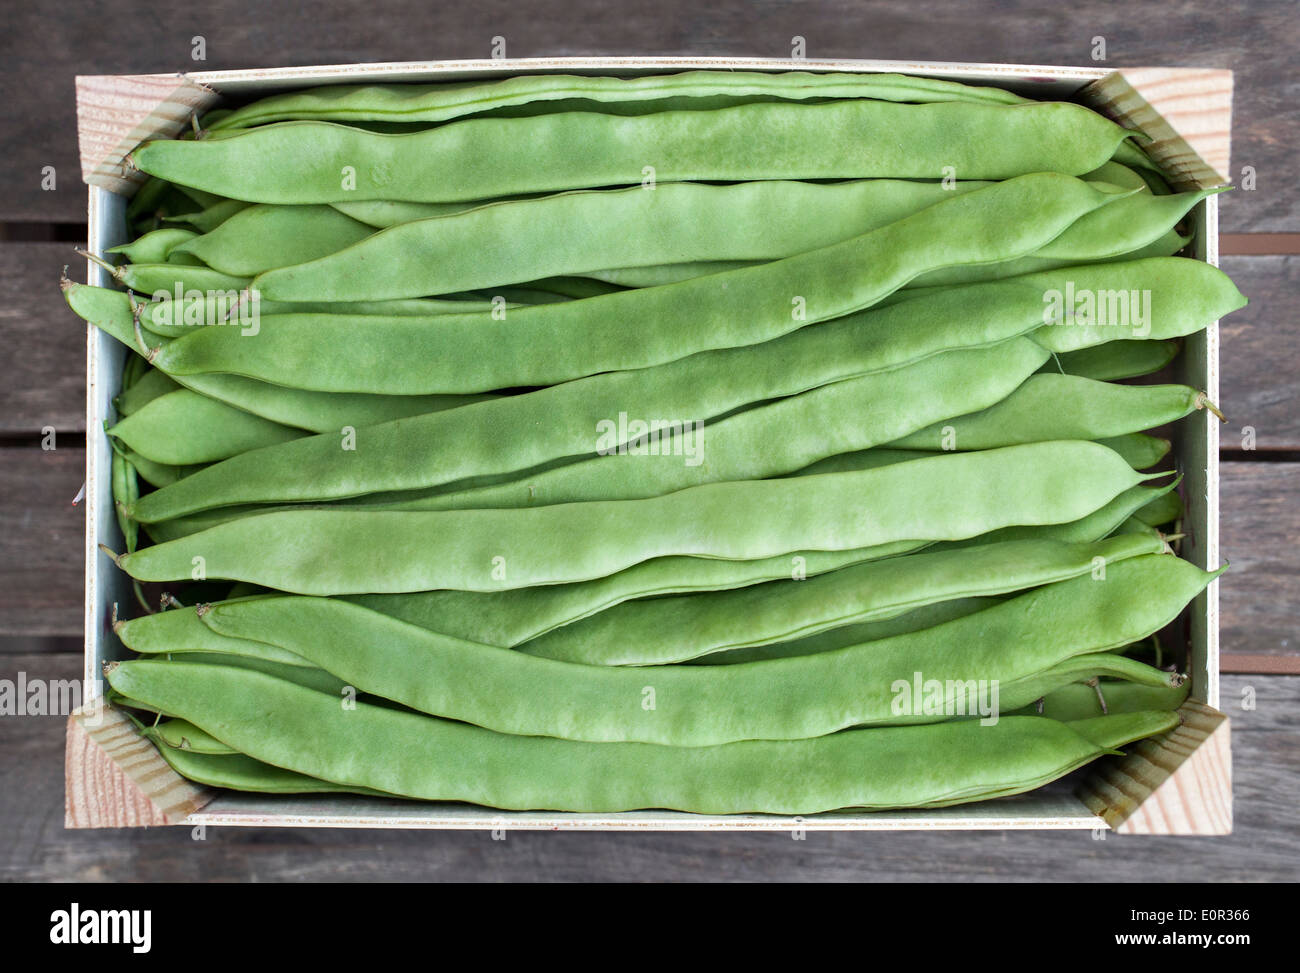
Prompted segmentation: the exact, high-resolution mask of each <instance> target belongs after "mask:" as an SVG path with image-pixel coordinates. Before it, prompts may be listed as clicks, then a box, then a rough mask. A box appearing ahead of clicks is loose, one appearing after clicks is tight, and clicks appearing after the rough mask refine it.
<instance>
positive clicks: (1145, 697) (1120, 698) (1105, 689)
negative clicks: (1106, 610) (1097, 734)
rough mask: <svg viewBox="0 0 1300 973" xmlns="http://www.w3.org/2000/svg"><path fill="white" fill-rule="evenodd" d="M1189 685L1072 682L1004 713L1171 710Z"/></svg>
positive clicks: (1061, 715) (1072, 715) (1075, 716)
mask: <svg viewBox="0 0 1300 973" xmlns="http://www.w3.org/2000/svg"><path fill="white" fill-rule="evenodd" d="M1191 688H1192V684H1191V683H1190V682H1183V683H1182V684H1181V685H1179V686H1175V687H1172V688H1170V687H1156V686H1143V685H1139V684H1137V683H1132V682H1117V681H1102V682H1100V683H1098V684H1097V685H1095V686H1094V685H1090V684H1089V683H1072V684H1071V685H1068V686H1061V687H1060V688H1059V689H1054V690H1052V691H1051V692H1050V693H1048V694H1047V695H1045V696H1044V697H1043V699H1042V700H1041V701H1040V703H1031V704H1030V705H1028V706H1026V707H1024V708H1022V709H1019V710H1016V711H1014V712H1012V713H1008V714H1007V715H1008V716H1045V717H1047V718H1048V719H1053V720H1062V721H1065V722H1070V721H1073V720H1086V719H1095V718H1097V717H1099V716H1105V715H1106V714H1108V713H1137V712H1142V711H1144V710H1145V711H1154V710H1166V711H1170V712H1172V711H1173V710H1176V709H1178V707H1179V706H1182V705H1183V703H1184V702H1185V701H1186V699H1187V697H1188V695H1189V694H1190V692H1191ZM1103 700H1104V703H1103ZM1103 706H1104V707H1105V708H1104V709H1103V708H1102V707H1103Z"/></svg>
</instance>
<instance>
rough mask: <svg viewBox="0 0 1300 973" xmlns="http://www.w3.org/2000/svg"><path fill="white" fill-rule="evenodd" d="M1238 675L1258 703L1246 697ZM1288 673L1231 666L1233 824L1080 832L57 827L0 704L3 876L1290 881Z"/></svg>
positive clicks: (51, 727) (57, 666)
mask: <svg viewBox="0 0 1300 973" xmlns="http://www.w3.org/2000/svg"><path fill="white" fill-rule="evenodd" d="M20 669H21V670H23V671H25V672H26V673H27V677H28V678H29V679H31V678H76V677H77V675H78V674H79V672H80V660H79V659H78V658H76V657H73V656H64V655H60V656H33V657H8V658H5V657H0V679H15V678H16V674H17V672H18V671H19V670H20ZM1247 686H1249V687H1253V689H1254V693H1255V703H1256V707H1257V708H1256V709H1255V710H1253V711H1243V710H1242V709H1241V708H1240V705H1239V701H1240V700H1241V698H1242V692H1243V689H1245V688H1246V687H1247ZM1298 705H1300V679H1296V678H1294V677H1286V676H1251V677H1237V676H1230V677H1227V678H1226V679H1225V680H1224V706H1225V708H1226V711H1227V712H1228V714H1229V715H1230V716H1231V718H1232V720H1233V735H1232V740H1233V751H1234V752H1233V766H1234V778H1235V796H1236V828H1237V830H1236V833H1235V834H1233V835H1232V836H1230V837H1226V838H1211V839H1206V838H1158V839H1153V838H1140V837H1121V836H1117V835H1114V834H1107V835H1106V837H1105V839H1104V840H1094V838H1093V836H1092V835H1091V834H1090V833H1089V832H1086V831H1069V832H1018V833H1015V834H1006V833H999V832H988V833H983V832H973V833H966V834H959V833H946V832H940V833H934V832H928V833H927V832H920V833H918V832H902V833H873V834H853V833H810V834H808V836H807V838H806V839H805V840H802V841H795V840H793V839H792V837H791V836H790V835H787V834H735V835H730V834H728V835H723V834H646V833H638V834H609V833H604V834H602V833H595V834H576V833H546V832H532V833H528V832H515V833H510V832H507V836H506V839H505V840H504V841H494V840H492V838H491V836H490V835H489V834H486V833H481V832H429V831H417V832H409V831H408V832H401V831H384V832H379V831H351V830H337V831H336V830H310V829H293V830H278V829H270V830H260V831H254V830H222V829H216V828H209V829H208V830H207V832H206V837H205V838H204V840H201V841H196V840H194V838H193V837H192V835H191V832H190V829H187V828H159V829H150V830H127V831H117V832H86V831H80V832H78V831H65V830H64V829H63V827H62V820H63V727H64V721H63V719H62V718H61V717H6V718H5V727H6V731H7V732H6V733H5V734H4V735H3V736H0V765H3V766H4V767H5V768H6V786H5V787H3V788H0V880H29V881H30V880H35V881H68V880H72V881H77V880H81V881H110V882H111V881H127V880H132V881H194V880H195V879H196V878H197V879H199V880H203V881H250V880H259V881H274V880H291V881H293V880H307V881H314V880H320V881H375V880H387V881H407V882H411V881H429V880H434V881H509V880H522V881H529V880H550V881H656V880H687V881H690V880H722V881H773V880H785V881H885V882H890V881H925V880H932V879H938V880H943V881H988V880H1003V881H1020V880H1024V881H1104V882H1124V881H1158V882H1165V881H1170V882H1173V881H1177V882H1193V881H1196V882H1200V881H1229V882H1233V881H1248V882H1258V881H1294V880H1296V879H1297V878H1298V877H1300V835H1297V832H1296V830H1295V829H1294V828H1291V827H1288V826H1287V825H1286V822H1288V821H1291V820H1293V819H1294V808H1295V805H1296V802H1297V801H1300V750H1298V749H1297V748H1296V747H1295V745H1294V739H1295V736H1294V719H1293V714H1294V713H1295V710H1296V707H1297V706H1298Z"/></svg>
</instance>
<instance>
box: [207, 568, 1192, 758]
mask: <svg viewBox="0 0 1300 973" xmlns="http://www.w3.org/2000/svg"><path fill="white" fill-rule="evenodd" d="M1213 577H1214V575H1212V574H1207V573H1206V572H1203V571H1200V570H1199V569H1198V568H1195V567H1194V566H1192V565H1191V564H1189V563H1188V562H1186V561H1182V560H1180V559H1178V558H1176V557H1173V556H1170V555H1145V556H1139V557H1134V558H1132V559H1127V560H1123V561H1119V562H1115V563H1113V564H1110V565H1109V566H1108V567H1107V569H1106V571H1105V576H1104V579H1099V578H1097V577H1088V576H1084V577H1075V578H1073V579H1071V580H1065V581H1058V582H1055V583H1052V584H1049V585H1046V586H1044V587H1041V588H1038V589H1035V590H1033V591H1030V592H1028V593H1025V594H1021V595H1019V596H1017V597H1015V598H1012V599H1009V600H1007V601H1005V602H1002V603H1001V604H999V605H995V606H993V607H991V608H987V609H985V610H983V611H980V612H977V613H975V614H973V615H967V616H965V617H962V618H958V619H955V620H953V621H950V622H947V623H945V624H943V625H939V626H936V627H934V628H929V629H923V630H921V631H918V632H913V633H910V634H908V635H900V636H895V637H894V638H892V639H883V640H879V641H876V642H871V643H867V644H864V645H858V646H851V647H849V648H846V649H842V650H838V651H835V652H828V653H821V654H817V655H808V656H800V657H797V658H789V659H777V660H771V661H767V662H760V663H751V664H746V665H737V666H725V667H695V666H660V667H656V668H654V669H653V670H645V669H637V668H630V667H622V666H588V665H575V664H572V663H567V662H559V661H555V660H552V659H546V658H539V657H533V656H528V655H525V654H523V653H521V652H517V651H514V650H510V649H498V648H495V647H492V646H486V645H480V644H477V643H468V642H461V641H459V640H456V639H451V638H449V637H447V636H443V635H440V634H438V633H434V632H430V631H428V630H426V629H421V628H418V627H416V626H413V625H407V624H406V623H403V622H399V621H396V620H395V619H391V618H389V617H388V616H385V615H381V614H379V613H377V612H372V611H369V610H367V609H365V608H361V607H359V606H357V605H351V604H348V603H346V602H341V601H337V600H333V599H324V598H294V597H281V598H264V599H253V600H246V601H239V602H231V603H227V604H221V605H213V606H211V608H210V609H209V610H208V611H207V612H206V613H205V614H204V615H203V622H204V624H206V625H209V626H211V627H212V628H214V629H216V630H217V631H218V632H220V633H222V634H228V635H234V636H236V637H242V638H249V637H257V638H260V639H263V640H266V641H269V642H271V643H272V644H275V645H279V646H281V647H282V648H286V649H288V650H290V651H293V652H296V653H298V654H300V655H302V656H303V657H304V658H307V659H309V660H310V661H312V662H314V663H316V664H317V665H318V666H320V667H321V668H322V669H324V670H326V671H327V672H330V673H332V674H333V675H335V676H337V677H339V678H340V679H342V680H344V681H346V682H347V683H348V684H350V685H353V686H357V687H358V688H360V689H362V690H364V691H366V692H371V693H374V694H376V695H379V696H382V697H384V698H386V699H390V700H393V701H395V702H399V703H402V704H403V705H406V706H410V707H411V708H413V709H417V710H420V711H421V712H425V713H429V714H431V715H435V716H441V717H446V718H450V719H456V720H460V721H463V722H468V723H473V724H475V725H477V726H482V727H485V728H487V729H493V730H497V731H498V732H504V733H514V734H520V735H525V736H556V737H562V738H565V739H571V740H583V741H588V742H643V743H658V744H663V745H669V746H712V745H716V744H721V743H731V742H737V741H740V740H786V739H804V738H808V737H817V736H823V735H825V734H827V733H832V732H835V731H836V730H840V729H846V728H848V727H852V726H872V725H903V724H908V723H932V722H937V721H939V720H942V719H946V718H949V717H950V716H951V715H953V713H954V712H956V713H958V714H962V713H967V712H970V711H971V710H970V709H969V708H967V707H968V706H969V705H970V703H971V701H970V700H968V699H967V698H966V697H965V696H964V695H963V692H964V687H967V686H971V685H974V684H977V683H978V684H979V685H982V686H989V687H1000V692H999V697H1000V701H1001V704H1002V705H1006V706H1007V708H1008V709H1014V708H1018V707H1019V706H1022V705H1026V704H1027V703H1029V702H1031V701H1032V700H1034V699H1037V698H1039V697H1040V696H1041V695H1042V694H1043V693H1042V689H1041V684H1042V681H1043V679H1044V678H1045V677H1046V676H1047V675H1048V672H1049V670H1053V669H1054V667H1058V666H1061V665H1062V664H1064V663H1066V662H1068V661H1069V660H1071V659H1076V658H1077V657H1081V656H1084V655H1087V654H1091V653H1106V652H1107V651H1108V650H1110V649H1114V648H1119V647H1121V646H1123V645H1127V644H1128V643H1130V642H1132V641H1134V640H1136V639H1140V638H1144V637H1146V636H1147V635H1149V634H1151V633H1152V632H1154V631H1157V630H1158V629H1160V628H1161V627H1163V626H1164V625H1166V624H1168V623H1169V622H1170V621H1172V620H1173V619H1174V618H1175V617H1176V616H1177V615H1178V613H1179V612H1180V611H1181V610H1182V609H1183V607H1184V606H1185V605H1186V604H1187V602H1188V601H1190V600H1191V599H1192V598H1193V597H1194V596H1195V595H1196V594H1197V593H1198V592H1199V591H1201V589H1202V588H1204V587H1205V585H1206V584H1208V583H1209V581H1210V580H1212V578H1213ZM621 637H622V636H620V638H621ZM1080 665H1081V666H1083V667H1085V668H1086V667H1087V666H1088V663H1082V662H1081V663H1080ZM1135 665H1138V666H1140V664H1135ZM1140 667H1141V666H1140ZM1141 668H1142V669H1147V668H1149V667H1141ZM1089 671H1090V670H1089ZM1151 672H1152V673H1153V674H1154V677H1155V678H1156V681H1157V682H1161V683H1162V684H1166V685H1168V684H1170V683H1169V678H1170V676H1169V674H1168V673H1160V672H1159V671H1158V670H1151ZM914 676H915V678H916V680H918V681H920V680H925V681H927V682H928V681H931V680H934V681H937V682H939V683H940V684H941V686H942V687H943V688H942V693H943V695H942V699H943V705H942V706H939V707H934V706H932V705H929V704H928V703H927V705H925V706H924V707H922V706H920V704H919V700H916V699H915V698H914V697H912V700H913V701H912V702H911V703H909V702H907V701H906V699H904V700H903V701H902V702H901V703H900V698H899V692H900V686H899V682H900V681H901V682H902V683H903V688H906V689H907V690H908V691H910V689H911V685H912V683H913V677H914ZM1031 681H1032V685H1031V686H1030V682H1031ZM1067 681H1070V680H1069V679H1062V684H1063V683H1064V682H1067ZM1022 683H1023V684H1024V685H1021V684H1022ZM1025 686H1029V687H1030V688H1025ZM992 691H993V690H989V691H988V692H990V693H991V692H992ZM928 692H930V691H929V690H927V693H928ZM959 697H960V698H959ZM990 698H991V697H990ZM647 701H648V704H647ZM986 702H987V701H982V702H981V705H985V704H986ZM985 715H987V716H989V717H992V718H995V717H996V715H997V710H996V708H994V709H991V710H990V711H989V712H987V713H985Z"/></svg>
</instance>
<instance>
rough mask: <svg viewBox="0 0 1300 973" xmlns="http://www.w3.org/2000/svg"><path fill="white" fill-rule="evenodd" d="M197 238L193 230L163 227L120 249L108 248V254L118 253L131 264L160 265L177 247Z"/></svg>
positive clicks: (125, 244)
mask: <svg viewBox="0 0 1300 973" xmlns="http://www.w3.org/2000/svg"><path fill="white" fill-rule="evenodd" d="M197 236H198V234H197V233H195V232H194V231H193V230H184V229H181V228H180V227H173V226H169V227H163V228H162V229H159V230H152V231H150V232H149V233H146V234H144V236H141V237H137V238H136V239H135V240H132V241H131V242H130V243H124V244H123V245H122V246H120V247H109V248H108V252H109V253H120V254H121V255H122V256H124V257H126V259H127V260H129V261H130V262H131V263H162V262H163V261H165V260H166V259H167V256H168V254H170V253H171V252H172V251H173V250H175V249H176V248H177V247H178V246H180V245H181V244H182V243H185V242H187V241H189V240H193V239H194V238H196V237H197Z"/></svg>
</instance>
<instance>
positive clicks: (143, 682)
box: [106, 661, 1178, 814]
mask: <svg viewBox="0 0 1300 973" xmlns="http://www.w3.org/2000/svg"><path fill="white" fill-rule="evenodd" d="M212 668H213V669H214V670H215V671H213V672H207V671H205V669H204V668H200V667H196V666H190V667H184V666H183V665H182V664H176V663H170V664H158V663H149V662H140V661H136V662H120V663H115V664H112V665H111V667H109V669H108V671H107V673H106V675H107V678H108V681H109V683H110V684H111V685H112V686H113V687H114V688H115V689H117V690H118V691H119V692H122V693H124V694H125V695H127V696H128V697H129V698H130V699H131V700H134V701H138V702H140V703H144V704H146V705H152V706H155V707H159V708H165V709H168V710H169V711H173V712H176V713H177V714H178V715H180V716H182V717H183V718H185V719H187V720H189V721H190V722H192V723H194V724H195V725H196V726H199V727H202V728H203V729H204V730H206V731H207V732H208V733H209V734H211V735H212V736H214V737H216V738H217V739H219V740H221V741H223V742H225V743H227V744H229V745H231V746H233V747H235V748H236V749H238V750H240V751H241V752H243V753H246V754H248V755H249V756H251V757H253V758H254V759H257V760H260V761H263V762H265V763H266V764H270V765H274V766H278V767H283V768H285V769H289V770H293V771H296V772H298V773H301V774H306V775H308V776H310V777H315V778H317V779H325V780H333V781H335V782H338V783H344V784H349V785H353V786H365V787H370V788H373V789H376V790H382V791H386V792H388V793H391V794H396V795H402V796H406V797H413V798H418V799H424V800H463V801H469V802H472V803H475V804H482V805H487V806H489V807H501V808H518V809H542V808H553V809H558V810H567V811H587V812H610V811H624V810H635V809H637V808H669V809H673V810H681V811H695V812H699V813H706V814H729V813H771V814H810V813H814V812H818V811H828V810H833V809H837V808H844V807H864V808H875V809H882V808H898V807H938V806H943V805H949V804H957V803H962V802H965V801H972V800H979V799H984V798H989V797H996V796H1003V795H1007V794H1014V793H1020V792H1022V791H1026V790H1030V789H1033V788H1035V787H1038V786H1041V785H1042V784H1044V783H1047V782H1048V781H1051V780H1055V779H1056V778H1058V777H1061V776H1063V775H1064V774H1067V773H1069V772H1070V771H1072V770H1074V769H1076V768H1078V767H1080V766H1082V765H1083V764H1085V763H1088V762H1089V761H1090V760H1093V759H1095V758H1096V757H1098V756H1101V755H1102V754H1104V753H1111V752H1114V751H1115V748H1116V747H1119V746H1123V745H1124V744H1125V743H1128V742H1131V741H1132V740H1138V739H1142V738H1144V737H1148V736H1152V735H1155V734H1159V733H1163V732H1165V731H1167V730H1169V729H1172V728H1173V727H1175V726H1176V725H1177V724H1178V719H1177V717H1176V716H1175V715H1173V714H1169V713H1133V714H1121V715H1117V716H1107V717H1103V718H1102V719H1101V720H1089V721H1085V722H1084V723H1083V724H1082V725H1081V727H1080V730H1075V729H1074V725H1073V724H1068V723H1061V722H1058V721H1055V720H1049V719H1043V718H1039V717H1030V716H1026V717H1013V718H1008V719H1003V720H999V721H998V724H997V726H993V727H984V726H980V725H979V724H978V722H976V721H957V722H951V723H937V724H933V725H930V726H925V727H895V728H876V729H866V730H853V731H848V732H845V733H836V734H831V735H829V736H826V737H821V738H818V739H815V740H806V741H793V742H792V741H752V742H746V743H739V744H731V745H726V746H720V747H657V746H652V745H645V744H582V743H575V742H573V741H567V740H556V739H549V738H545V737H516V736H510V735H505V734H499V733H494V732H492V731H489V730H483V729H481V728H478V727H473V726H467V725H463V724H458V723H453V722H449V721H445V720H438V719H432V718H430V717H426V716H422V715H419V714H415V713H406V712H401V711H396V710H390V709H385V708H383V707H379V706H370V705H367V704H364V703H358V704H357V707H356V709H355V710H354V711H351V712H344V711H343V710H342V709H341V708H340V707H339V705H338V702H337V701H336V700H334V699H332V698H331V697H329V696H327V695H325V694H324V693H317V692H313V691H312V690H309V689H303V688H301V687H298V686H293V685H292V684H288V683H283V682H280V681H277V680H275V679H273V678H271V677H269V676H265V675H262V674H260V673H251V672H242V671H239V670H235V669H228V668H225V667H212ZM196 687H202V688H201V690H197V691H196ZM1081 731H1082V732H1081Z"/></svg>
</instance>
